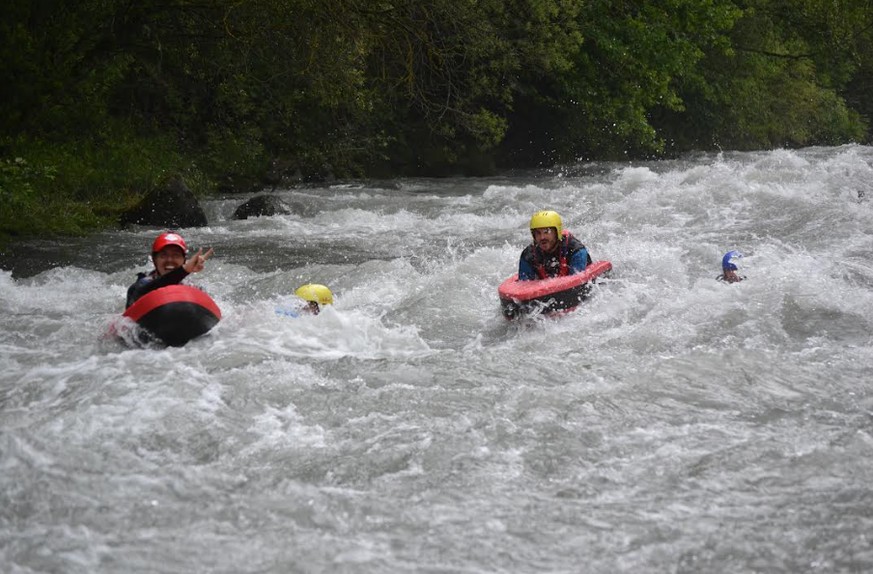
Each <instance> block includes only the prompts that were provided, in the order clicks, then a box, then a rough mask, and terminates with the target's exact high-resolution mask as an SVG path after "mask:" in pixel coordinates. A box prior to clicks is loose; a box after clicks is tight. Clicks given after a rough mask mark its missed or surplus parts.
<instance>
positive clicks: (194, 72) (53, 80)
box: [0, 0, 873, 237]
mask: <svg viewBox="0 0 873 574" xmlns="http://www.w3.org/2000/svg"><path fill="white" fill-rule="evenodd" d="M4 12H5V14H4V18H3V20H2V22H0V70H2V80H3V81H2V83H0V237H2V236H6V237H9V236H22V235H33V234H46V233H75V232H80V231H86V230H90V229H96V228H99V227H101V226H104V225H110V224H112V222H114V221H116V220H117V216H118V213H119V212H120V210H122V209H124V208H126V207H129V206H130V205H132V204H133V203H134V202H135V201H136V200H137V199H138V198H139V197H141V196H142V194H144V193H145V192H147V191H149V190H150V189H152V188H154V187H155V186H156V185H159V184H160V183H161V182H162V181H164V180H165V179H166V178H168V177H170V176H173V175H178V174H181V175H182V177H183V178H184V180H185V181H186V183H187V184H188V185H189V187H191V188H192V189H193V190H194V191H195V192H196V193H199V194H209V193H213V192H215V191H216V190H222V191H234V190H238V191H251V190H254V189H257V188H258V187H259V186H262V185H264V184H270V183H277V182H283V181H284V182H289V181H307V180H312V181H318V180H324V179H327V178H332V177H340V178H350V177H393V176H404V175H437V176H439V175H456V174H463V175H482V174H487V173H493V172H494V171H495V170H499V169H502V168H506V167H510V166H511V167H525V166H530V167H533V166H548V165H554V164H556V163H563V162H571V161H576V160H579V159H589V160H597V159H635V158H658V157H667V156H671V155H674V154H677V153H681V152H684V151H689V150H712V149H739V150H750V149H766V148H773V147H800V146H808V145H817V144H827V145H832V144H840V143H846V142H863V143H867V142H869V141H870V140H871V132H870V125H869V118H870V117H871V114H873V101H871V99H870V98H869V97H868V94H869V93H871V91H873V4H871V2H870V1H869V0H863V1H862V0H837V1H834V0H791V1H787V0H748V1H739V0H705V1H701V0H655V1H649V0H630V1H628V0H389V1H371V0H317V1H313V0H255V1H253V2H245V3H241V2H236V1H232V0H160V1H158V0H109V1H106V0H80V1H78V2H66V1H63V0H42V1H40V2H33V1H31V0H9V2H7V6H6V7H5V8H4Z"/></svg>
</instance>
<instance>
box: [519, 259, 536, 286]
mask: <svg viewBox="0 0 873 574" xmlns="http://www.w3.org/2000/svg"><path fill="white" fill-rule="evenodd" d="M534 279H538V277H537V272H536V270H535V269H534V268H533V265H531V264H530V262H528V260H527V259H526V258H525V256H524V253H522V254H521V257H519V259H518V280H519V281H533V280H534Z"/></svg>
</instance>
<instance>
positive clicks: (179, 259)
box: [126, 232, 212, 307]
mask: <svg viewBox="0 0 873 574" xmlns="http://www.w3.org/2000/svg"><path fill="white" fill-rule="evenodd" d="M187 253H188V246H187V245H185V240H184V239H182V236H181V235H179V234H178V233H173V232H166V233H161V234H160V235H158V237H157V239H155V242H154V243H153V244H152V262H153V263H154V264H155V269H154V271H152V272H151V273H139V274H137V277H136V282H135V283H134V284H133V285H131V286H130V288H129V289H128V290H127V305H126V307H130V306H131V305H133V303H134V302H135V301H136V300H137V299H139V298H140V297H142V296H143V295H145V294H146V293H148V292H150V291H154V290H155V289H160V288H161V287H166V286H167V285H177V284H179V283H181V282H182V280H183V279H185V277H187V276H188V275H190V274H191V273H197V272H198V271H202V270H203V267H204V264H205V263H206V260H207V259H209V258H210V257H212V248H211V247H210V248H209V250H208V251H206V253H203V249H198V250H197V253H195V254H194V256H193V257H191V258H190V259H185V255H186V254H187Z"/></svg>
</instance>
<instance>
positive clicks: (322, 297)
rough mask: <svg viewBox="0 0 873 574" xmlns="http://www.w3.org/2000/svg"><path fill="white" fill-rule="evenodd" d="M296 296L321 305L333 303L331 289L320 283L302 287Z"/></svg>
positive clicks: (296, 292) (298, 289)
mask: <svg viewBox="0 0 873 574" xmlns="http://www.w3.org/2000/svg"><path fill="white" fill-rule="evenodd" d="M294 294H295V295H297V296H298V297H300V298H301V299H303V300H305V301H310V302H312V303H318V304H319V305H330V304H332V303H333V293H331V292H330V289H328V288H327V287H325V286H324V285H319V284H318V283H307V284H306V285H301V286H300V287H298V288H297V291H295V292H294Z"/></svg>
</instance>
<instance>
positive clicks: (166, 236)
mask: <svg viewBox="0 0 873 574" xmlns="http://www.w3.org/2000/svg"><path fill="white" fill-rule="evenodd" d="M167 245H177V246H179V247H181V248H182V252H183V253H188V246H187V245H185V240H184V239H182V236H181V235H179V234H178V233H173V232H167V233H161V234H160V235H158V238H157V239H155V242H154V243H152V253H157V252H158V251H160V250H161V249H163V248H164V247H166V246H167Z"/></svg>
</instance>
